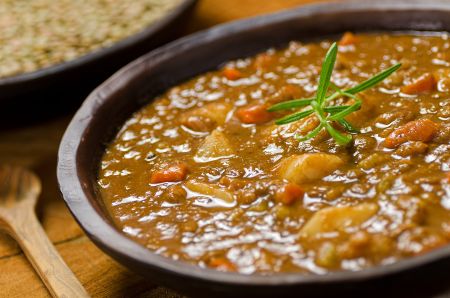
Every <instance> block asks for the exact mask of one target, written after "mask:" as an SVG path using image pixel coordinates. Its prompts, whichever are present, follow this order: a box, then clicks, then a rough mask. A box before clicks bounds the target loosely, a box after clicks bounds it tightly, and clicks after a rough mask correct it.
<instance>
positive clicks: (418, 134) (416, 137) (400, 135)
mask: <svg viewBox="0 0 450 298" xmlns="http://www.w3.org/2000/svg"><path fill="white" fill-rule="evenodd" d="M438 129H439V124H437V123H435V122H433V121H431V120H429V119H419V120H414V121H410V122H408V123H406V124H405V125H402V126H400V127H398V128H396V129H395V130H394V131H393V132H391V134H390V135H389V136H388V137H387V138H386V139H385V140H384V145H385V146H386V147H387V148H396V147H397V146H398V145H400V144H403V143H405V142H408V141H421V142H428V141H430V140H431V139H432V138H433V137H434V135H435V134H436V132H437V131H438Z"/></svg>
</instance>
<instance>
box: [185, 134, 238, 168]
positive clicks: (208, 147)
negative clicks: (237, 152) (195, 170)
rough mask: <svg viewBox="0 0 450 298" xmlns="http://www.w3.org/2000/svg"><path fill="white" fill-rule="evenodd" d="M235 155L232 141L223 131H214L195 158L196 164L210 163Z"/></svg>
mask: <svg viewBox="0 0 450 298" xmlns="http://www.w3.org/2000/svg"><path fill="white" fill-rule="evenodd" d="M233 155H234V150H233V147H232V146H231V144H230V141H229V140H228V138H227V137H226V136H225V134H224V133H223V132H221V131H218V130H214V131H213V132H212V133H211V134H210V135H208V136H207V137H206V138H205V140H204V141H203V144H201V145H200V147H199V148H198V150H197V154H196V155H195V156H194V160H195V161H196V162H210V161H214V160H218V159H221V158H227V157H231V156H233Z"/></svg>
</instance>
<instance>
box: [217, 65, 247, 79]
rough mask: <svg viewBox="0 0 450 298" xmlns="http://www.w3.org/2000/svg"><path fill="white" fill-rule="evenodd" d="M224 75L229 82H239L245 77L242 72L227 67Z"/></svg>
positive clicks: (223, 71)
mask: <svg viewBox="0 0 450 298" xmlns="http://www.w3.org/2000/svg"><path fill="white" fill-rule="evenodd" d="M222 73H223V75H224V76H225V77H226V78H227V79H228V80H232V81H235V80H238V79H240V78H242V77H243V76H244V75H243V74H242V72H240V71H239V70H237V69H236V68H232V67H225V68H224V69H223V70H222Z"/></svg>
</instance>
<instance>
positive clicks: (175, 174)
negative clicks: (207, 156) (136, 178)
mask: <svg viewBox="0 0 450 298" xmlns="http://www.w3.org/2000/svg"><path fill="white" fill-rule="evenodd" d="M187 174H188V167H187V165H186V164H185V163H183V162H177V163H173V164H170V165H168V166H167V167H166V168H164V169H161V170H158V171H155V172H153V174H152V176H151V177H150V183H163V182H177V181H182V180H184V179H185V178H186V176H187Z"/></svg>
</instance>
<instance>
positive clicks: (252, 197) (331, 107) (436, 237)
mask: <svg viewBox="0 0 450 298" xmlns="http://www.w3.org/2000/svg"><path fill="white" fill-rule="evenodd" d="M329 49H330V51H332V50H333V45H332V41H329V40H325V41H321V42H316V43H301V42H297V41H293V42H290V43H289V45H288V46H287V47H286V48H283V49H269V50H267V51H265V52H263V53H260V54H258V55H256V56H255V57H252V58H245V59H240V60H236V61H231V62H228V63H226V65H223V66H222V67H221V68H220V69H218V70H215V71H211V72H208V73H206V74H203V75H199V76H197V77H195V78H193V79H191V80H189V81H187V82H185V83H182V84H180V85H179V86H176V87H173V88H171V89H170V90H168V91H167V92H166V93H165V94H162V95H161V96H159V97H158V98H156V99H155V100H154V101H152V102H151V103H149V104H148V105H147V106H145V107H143V108H142V109H141V110H139V111H137V112H136V113H135V114H134V115H133V116H132V117H131V118H130V119H129V120H128V121H127V122H126V123H125V124H124V125H123V127H122V128H121V129H120V131H119V133H118V134H117V136H116V138H115V139H114V140H113V141H112V142H111V143H110V144H109V145H108V147H107V149H106V151H105V153H104V156H103V158H102V161H101V165H100V168H99V173H98V187H99V190H100V193H101V195H102V198H103V200H104V202H105V205H106V207H107V209H108V212H109V213H110V215H111V217H112V219H113V220H114V222H115V224H116V226H117V227H118V228H119V229H120V230H122V231H123V232H124V233H125V234H126V235H127V236H129V237H130V238H132V239H134V240H135V241H137V242H138V243H140V244H142V245H143V246H145V247H147V248H148V249H149V250H151V251H154V252H156V253H157V254H160V255H163V256H166V257H169V258H172V259H175V260H182V261H185V262H190V263H193V264H197V265H198V266H200V267H208V268H215V269H217V270H221V271H231V272H239V273H243V274H252V273H263V274H273V273H278V272H304V273H314V274H325V273H328V272H331V271H337V270H352V271H353V270H362V269H364V268H368V267H372V266H378V265H385V264H391V263H394V262H397V261H400V260H402V259H405V258H410V257H414V256H417V255H420V254H424V253H426V252H429V251H430V250H433V249H436V248H439V247H441V246H443V245H446V244H448V242H449V241H450V151H449V148H450V123H449V119H450V40H449V36H448V34H447V33H439V34H429V35H428V34H423V35H413V34H406V33H398V34H394V33H391V34H352V33H346V34H344V35H343V37H342V39H341V40H340V41H339V42H338V43H337V47H336V49H337V50H338V51H337V58H336V63H335V65H334V68H333V67H331V69H330V73H331V71H332V73H331V77H330V80H329V81H330V87H329V88H325V89H321V88H322V87H323V86H325V85H321V84H322V79H323V77H322V75H321V71H322V63H323V65H324V68H325V67H326V66H325V64H326V63H325V62H324V57H325V56H326V54H327V51H329ZM325 60H326V59H325ZM397 64H401V66H400V65H399V66H398V67H400V68H398V67H396V68H395V69H393V70H392V72H391V73H389V76H386V78H383V80H382V81H381V80H380V82H379V83H378V84H376V85H374V86H371V88H368V89H366V90H363V91H361V92H358V93H356V92H355V94H351V96H350V95H348V94H347V95H348V96H346V95H345V94H343V93H342V92H344V91H345V90H348V89H349V88H352V87H354V86H357V85H358V84H361V83H362V82H364V81H366V80H369V79H370V78H373V77H374V76H375V75H376V74H378V73H380V72H382V71H385V70H387V69H389V68H390V67H394V66H395V65H397ZM397 68H398V69H397ZM319 80H320V81H321V83H319ZM333 88H334V89H333ZM335 90H340V91H336V92H338V93H339V92H341V93H339V94H337V95H336V96H334V97H332V98H330V96H331V95H332V94H333V93H334V92H335ZM342 90H344V91H342ZM320 94H322V95H320ZM320 96H323V98H324V99H323V100H324V101H328V102H327V108H326V109H325V106H323V107H322V110H323V113H326V115H325V114H322V115H318V114H317V113H316V111H317V109H318V106H317V101H318V98H319V97H320ZM305 98H312V99H311V100H309V102H308V103H307V105H303V106H297V107H294V108H292V109H291V108H289V109H279V110H276V109H274V108H271V107H276V106H277V105H278V107H279V104H280V103H285V102H287V101H290V100H293V99H305ZM358 100H360V101H361V102H360V104H358V105H355V108H354V109H352V110H351V111H349V113H345V114H340V116H342V117H340V118H339V117H337V116H336V117H332V115H335V114H336V113H339V112H341V111H342V110H344V109H346V107H348V106H351V105H352V104H355V102H357V101H358ZM342 106H343V107H342ZM309 107H312V109H313V110H314V111H313V112H306V113H302V115H301V117H294V118H292V119H290V120H289V121H290V122H288V123H287V124H285V123H281V122H283V121H278V120H279V119H282V118H283V117H285V116H286V115H290V114H293V113H298V112H302V111H307V109H308V108H309ZM273 110H276V111H273ZM308 113H309V114H308ZM321 113H322V112H321ZM319 114H320V113H319ZM327 115H328V116H327ZM321 117H330V119H333V121H331V120H330V121H329V122H327V123H328V124H327V125H329V126H326V125H325V124H324V123H325V122H324V121H325V120H323V119H322V118H321ZM284 119H286V118H284ZM336 119H338V120H336ZM275 121H277V123H278V124H277V123H275ZM322 124H323V125H322ZM321 125H322V126H321ZM312 132H314V134H313V133H312ZM335 133H336V134H335ZM308 135H309V137H308V138H302V137H304V136H308ZM342 138H345V139H342ZM346 140H348V142H347V141H346Z"/></svg>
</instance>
